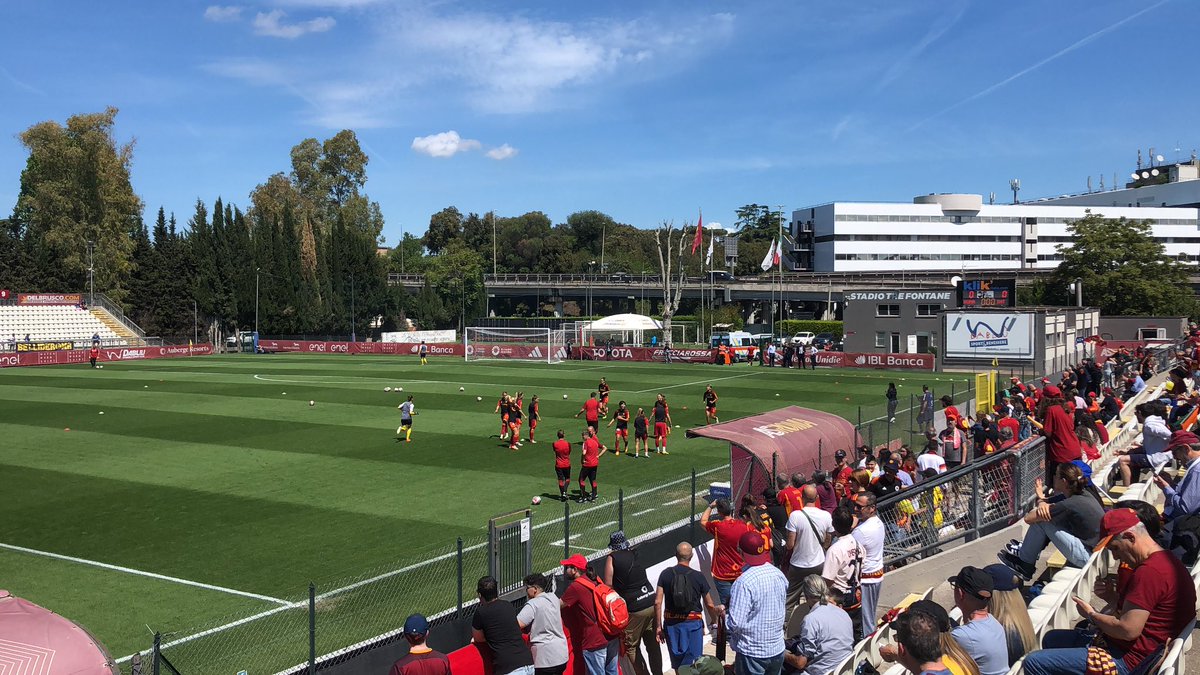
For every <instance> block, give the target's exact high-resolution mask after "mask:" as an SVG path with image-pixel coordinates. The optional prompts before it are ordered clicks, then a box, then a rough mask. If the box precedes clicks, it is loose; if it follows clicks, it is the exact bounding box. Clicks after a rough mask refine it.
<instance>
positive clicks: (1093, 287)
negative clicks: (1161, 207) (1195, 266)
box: [1046, 212, 1197, 316]
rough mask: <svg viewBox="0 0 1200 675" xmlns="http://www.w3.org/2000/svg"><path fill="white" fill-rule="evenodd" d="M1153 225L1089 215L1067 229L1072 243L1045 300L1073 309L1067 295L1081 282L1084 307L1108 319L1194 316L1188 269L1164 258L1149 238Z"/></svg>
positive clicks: (1062, 250) (1171, 259) (1063, 252)
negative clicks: (1073, 283) (1070, 289)
mask: <svg viewBox="0 0 1200 675" xmlns="http://www.w3.org/2000/svg"><path fill="white" fill-rule="evenodd" d="M1151 222H1152V221H1149V220H1127V219H1125V218H1120V219H1113V218H1105V217H1104V216H1102V215H1100V214H1093V213H1090V212H1089V213H1088V215H1086V216H1085V217H1083V218H1080V219H1079V220H1076V221H1075V222H1073V223H1071V224H1070V225H1068V226H1067V230H1068V231H1069V232H1070V233H1071V235H1072V238H1073V240H1074V241H1073V243H1072V244H1071V245H1070V246H1066V247H1061V248H1060V251H1061V252H1062V255H1063V261H1062V263H1060V264H1059V266H1058V268H1057V269H1055V271H1054V273H1053V274H1052V275H1051V281H1050V283H1049V284H1048V285H1047V289H1046V297H1047V299H1049V300H1051V301H1055V300H1057V301H1058V303H1059V304H1064V305H1066V304H1074V296H1073V295H1072V294H1071V292H1070V291H1069V289H1068V286H1069V284H1071V283H1072V282H1073V281H1074V280H1075V279H1080V280H1081V281H1082V282H1083V302H1084V304H1085V305H1087V306H1091V307H1099V308H1100V311H1101V313H1102V314H1106V315H1156V316H1163V315H1166V316H1195V315H1196V309H1197V307H1196V299H1195V296H1194V295H1193V294H1192V292H1191V289H1190V286H1189V285H1188V267H1187V266H1186V265H1184V264H1183V263H1182V262H1180V261H1178V260H1176V259H1174V258H1172V257H1170V256H1168V255H1166V254H1165V253H1164V251H1163V246H1162V244H1161V243H1159V242H1158V241H1156V240H1155V239H1154V238H1153V236H1152V235H1151V229H1150V225H1151Z"/></svg>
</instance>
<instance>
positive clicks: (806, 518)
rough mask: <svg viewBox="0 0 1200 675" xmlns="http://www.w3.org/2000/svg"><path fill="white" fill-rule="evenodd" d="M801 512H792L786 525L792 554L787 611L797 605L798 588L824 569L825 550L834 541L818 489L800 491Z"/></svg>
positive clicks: (831, 522)
mask: <svg viewBox="0 0 1200 675" xmlns="http://www.w3.org/2000/svg"><path fill="white" fill-rule="evenodd" d="M800 496H801V498H802V499H803V500H804V504H805V506H804V508H802V509H796V510H795V511H792V513H791V515H790V516H788V521H787V527H786V529H787V546H788V550H789V551H791V557H790V558H789V560H788V569H787V579H788V597H787V605H788V607H789V608H791V607H795V606H796V605H797V604H799V603H800V601H801V597H800V584H801V582H803V581H804V578H805V577H807V576H808V575H810V574H821V572H822V571H823V570H824V569H825V549H826V548H828V547H829V542H830V541H832V539H833V516H831V515H830V513H829V512H828V511H826V510H825V509H822V508H818V507H816V506H813V504H816V503H817V488H816V487H814V486H812V485H805V486H804V488H803V489H802V490H801V491H800Z"/></svg>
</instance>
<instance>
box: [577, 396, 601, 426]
mask: <svg viewBox="0 0 1200 675" xmlns="http://www.w3.org/2000/svg"><path fill="white" fill-rule="evenodd" d="M580 415H583V419H584V420H586V421H587V425H588V426H589V427H591V428H593V429H599V428H600V401H597V400H596V392H594V391H593V392H592V393H591V394H589V395H588V400H586V401H584V402H583V407H582V408H580V409H579V412H577V413H575V417H576V419H578V418H579V416H580Z"/></svg>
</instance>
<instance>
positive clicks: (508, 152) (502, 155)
mask: <svg viewBox="0 0 1200 675" xmlns="http://www.w3.org/2000/svg"><path fill="white" fill-rule="evenodd" d="M517 152H518V151H517V149H516V148H514V147H513V146H511V145H509V144H508V143H505V144H504V145H501V146H500V147H498V148H492V149H491V150H488V151H487V153H486V154H487V156H488V157H490V158H491V159H495V160H504V159H509V158H511V157H516V156H517Z"/></svg>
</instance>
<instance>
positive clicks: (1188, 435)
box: [1167, 429, 1200, 452]
mask: <svg viewBox="0 0 1200 675" xmlns="http://www.w3.org/2000/svg"><path fill="white" fill-rule="evenodd" d="M1197 443H1200V436H1197V435H1196V434H1193V433H1192V432H1190V431H1184V430H1183V429H1180V430H1179V431H1176V432H1174V433H1172V434H1171V439H1170V440H1169V441H1167V452H1171V451H1172V450H1174V449H1175V448H1178V447H1182V446H1185V445H1196V444H1197Z"/></svg>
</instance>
